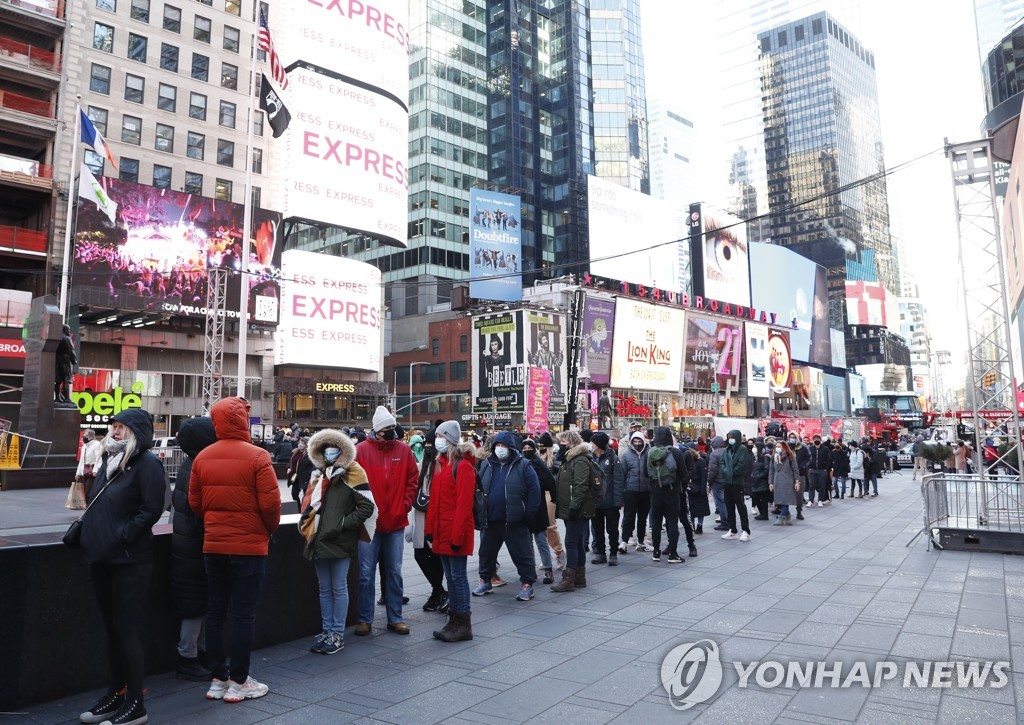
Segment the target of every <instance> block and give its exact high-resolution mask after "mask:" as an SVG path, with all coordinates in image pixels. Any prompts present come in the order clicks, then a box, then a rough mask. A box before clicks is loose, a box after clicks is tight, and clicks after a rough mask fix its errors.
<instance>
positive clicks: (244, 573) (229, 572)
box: [204, 554, 267, 683]
mask: <svg viewBox="0 0 1024 725" xmlns="http://www.w3.org/2000/svg"><path fill="white" fill-rule="evenodd" d="M204 559H205V562H206V588H207V592H208V602H209V608H208V611H207V614H206V660H207V666H208V667H209V668H210V671H211V672H212V673H213V676H214V677H216V678H217V679H218V680H226V679H228V675H229V674H230V676H231V679H232V680H234V681H235V682H238V683H243V682H245V681H246V679H248V677H249V659H250V655H251V654H252V638H253V633H254V632H255V631H256V605H257V603H258V602H259V599H260V590H261V589H262V588H263V580H264V578H265V577H266V573H267V557H265V556H241V555H237V554H206V555H205V557H204ZM229 602H230V606H231V670H230V673H229V672H228V666H227V664H226V654H225V652H224V620H225V618H226V617H227V613H228V604H229Z"/></svg>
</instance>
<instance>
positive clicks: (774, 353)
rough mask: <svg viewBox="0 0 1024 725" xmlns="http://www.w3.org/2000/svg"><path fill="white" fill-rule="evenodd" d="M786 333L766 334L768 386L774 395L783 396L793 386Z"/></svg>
mask: <svg viewBox="0 0 1024 725" xmlns="http://www.w3.org/2000/svg"><path fill="white" fill-rule="evenodd" d="M789 335H790V333H788V332H782V331H780V330H769V332H768V384H769V386H770V387H771V389H772V392H773V393H775V394H776V395H784V394H786V393H788V392H789V389H790V388H791V387H792V385H793V357H792V354H791V353H790V350H789Z"/></svg>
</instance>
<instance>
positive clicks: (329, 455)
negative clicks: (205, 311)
mask: <svg viewBox="0 0 1024 725" xmlns="http://www.w3.org/2000/svg"><path fill="white" fill-rule="evenodd" d="M340 455H341V449H340V448H324V458H325V459H326V460H327V462H328V463H334V462H335V461H336V460H338V456H340Z"/></svg>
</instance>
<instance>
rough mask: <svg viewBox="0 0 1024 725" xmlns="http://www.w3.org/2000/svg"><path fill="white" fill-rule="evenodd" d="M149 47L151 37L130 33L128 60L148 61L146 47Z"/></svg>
mask: <svg viewBox="0 0 1024 725" xmlns="http://www.w3.org/2000/svg"><path fill="white" fill-rule="evenodd" d="M148 47H149V39H148V38H146V36H144V35H136V34H135V33H128V60H134V61H138V62H139V63H145V62H146V49H147V48H148Z"/></svg>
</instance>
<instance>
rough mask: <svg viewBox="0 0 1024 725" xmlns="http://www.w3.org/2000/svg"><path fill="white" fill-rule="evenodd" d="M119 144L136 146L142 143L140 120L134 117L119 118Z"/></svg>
mask: <svg viewBox="0 0 1024 725" xmlns="http://www.w3.org/2000/svg"><path fill="white" fill-rule="evenodd" d="M121 142H122V143H133V144H135V145H136V146H138V145H139V144H141V143H142V119H141V118H136V117H135V116H122V117H121Z"/></svg>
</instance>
